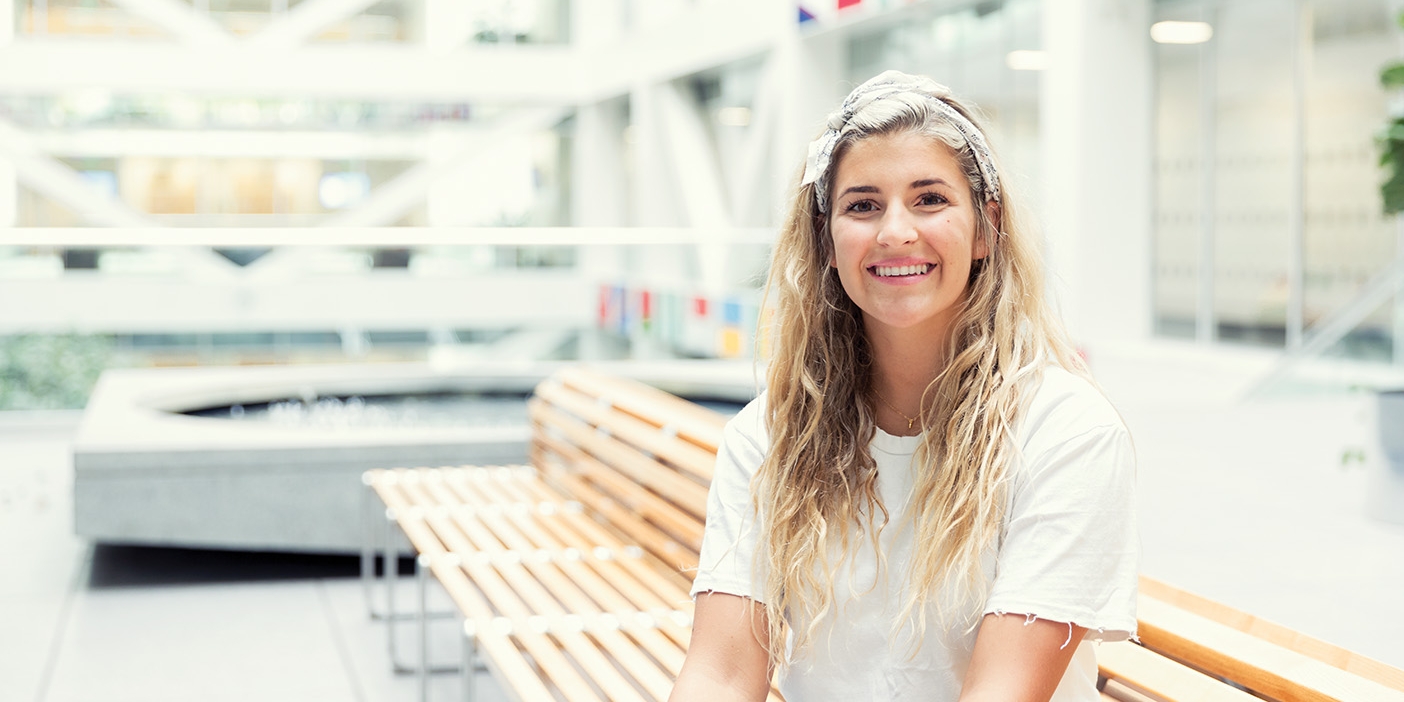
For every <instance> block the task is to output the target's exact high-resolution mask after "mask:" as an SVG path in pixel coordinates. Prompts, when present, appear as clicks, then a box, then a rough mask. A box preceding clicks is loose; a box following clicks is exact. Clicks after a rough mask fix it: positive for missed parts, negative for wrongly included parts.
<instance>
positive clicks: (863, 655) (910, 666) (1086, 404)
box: [692, 367, 1140, 702]
mask: <svg viewBox="0 0 1404 702" xmlns="http://www.w3.org/2000/svg"><path fill="white" fill-rule="evenodd" d="M764 402H765V396H764V395H762V396H761V397H759V398H757V399H756V400H755V401H753V402H751V403H750V404H749V405H747V406H746V407H745V408H744V409H742V410H741V412H740V413H739V414H737V415H736V417H734V418H733V419H732V420H731V422H730V423H728V424H727V427H726V432H725V435H724V440H723V445H722V447H721V449H720V451H719V452H718V454H717V469H716V474H715V476H714V477H713V479H712V486H711V491H710V493H709V496H708V500H707V528H706V533H705V536H704V538H703V542H702V554H701V559H700V565H699V568H698V573H697V578H696V579H695V581H694V582H693V587H692V594H693V596H694V597H695V596H696V595H697V593H699V592H709V591H710V592H722V593H728V594H733V595H739V596H742V597H752V598H756V599H759V596H760V594H761V593H762V592H763V583H764V573H761V572H752V571H753V565H758V566H759V567H761V568H764V567H766V564H764V563H759V564H756V563H755V562H754V561H753V555H754V553H755V549H756V544H757V531H756V529H755V525H756V518H755V512H754V508H753V503H752V500H751V494H750V485H751V476H753V475H754V474H755V472H756V470H757V468H759V466H760V464H761V460H762V458H763V457H764V454H765V451H766V450H767V447H768V446H769V443H770V442H769V438H768V437H767V434H766V431H765V426H764V415H765V411H764ZM1025 407H1026V409H1025V410H1024V412H1023V414H1022V416H1020V417H1019V419H1018V420H1017V422H1018V427H1017V429H1016V437H1017V445H1018V446H1019V447H1020V449H1021V451H1020V454H1021V455H1020V457H1016V458H1015V459H1014V460H1013V463H1011V465H1010V478H1011V482H1010V490H1009V508H1008V510H1007V511H1006V514H1005V520H1004V529H1003V538H1002V540H1001V543H1000V545H999V546H998V548H991V550H990V552H989V553H988V556H987V558H986V559H985V575H986V578H987V579H988V581H989V583H990V589H989V597H988V599H987V600H986V602H985V605H984V608H983V612H984V613H990V612H1000V613H1005V612H1007V613H1011V615H1015V614H1017V615H1026V616H1036V617H1037V618H1040V619H1048V620H1053V621H1058V622H1071V623H1073V624H1076V625H1078V626H1081V627H1086V628H1087V629H1088V634H1087V637H1086V639H1085V640H1084V641H1081V642H1075V645H1077V646H1078V649H1077V651H1076V652H1075V653H1074V655H1073V659H1072V662H1071V663H1070V664H1069V666H1068V670H1067V673H1066V674H1064V676H1063V679H1062V681H1061V683H1060V684H1059V686H1058V689H1057V692H1055V693H1054V695H1053V700H1055V701H1056V702H1072V701H1074V700H1077V701H1082V700H1087V701H1088V702H1092V701H1095V700H1097V699H1098V693H1097V690H1096V683H1097V662H1096V654H1095V649H1094V642H1095V641H1097V640H1105V641H1120V640H1124V639H1126V638H1127V637H1129V636H1131V635H1132V634H1133V633H1134V632H1135V630H1136V610H1135V606H1136V578H1137V571H1138V566H1139V564H1138V557H1139V551H1140V548H1139V537H1138V536H1137V532H1136V521H1135V514H1134V505H1133V489H1134V487H1135V481H1136V476H1135V455H1134V452H1133V450H1132V445H1131V438H1130V435H1129V434H1128V433H1127V431H1126V428H1125V426H1124V425H1123V423H1122V421H1121V418H1120V417H1119V416H1118V415H1117V413H1116V411H1115V410H1114V409H1113V408H1112V406H1111V404H1110V403H1108V402H1107V400H1106V399H1105V398H1104V397H1103V396H1102V394H1101V393H1100V392H1098V391H1097V390H1096V389H1095V388H1094V387H1093V386H1092V385H1091V384H1090V383H1088V382H1087V381H1085V380H1083V379H1082V378H1079V377H1077V376H1075V375H1073V374H1071V373H1069V372H1067V371H1066V370H1063V369H1061V368H1057V367H1049V368H1047V369H1045V370H1044V372H1043V374H1042V382H1041V384H1040V385H1039V387H1038V389H1037V391H1036V392H1035V393H1034V395H1033V397H1032V398H1031V399H1030V401H1029V402H1028V404H1027V405H1025ZM920 441H921V437H916V436H910V437H908V436H893V435H891V434H888V433H886V432H883V431H882V430H881V429H879V430H878V431H877V435H876V436H875V437H874V439H873V442H872V444H871V445H870V447H869V450H870V451H871V453H872V455H873V458H874V459H876V461H877V469H878V477H877V484H878V491H879V494H880V495H881V497H882V501H883V504H884V505H885V506H886V507H887V509H888V511H889V512H890V513H891V514H892V515H893V524H892V525H891V526H890V527H889V528H887V529H884V530H883V532H882V538H881V548H882V549H883V550H884V551H885V552H886V554H887V563H888V566H887V577H886V578H885V580H884V582H882V583H876V584H875V580H876V578H877V573H878V568H877V565H876V563H877V558H876V554H875V553H874V552H873V549H872V546H871V541H869V540H868V539H866V538H862V539H857V540H856V541H857V543H856V544H854V545H853V546H852V547H851V548H853V549H855V550H856V553H854V554H853V555H852V556H851V557H850V558H849V559H848V560H846V561H844V562H843V564H842V566H841V567H839V568H838V569H837V572H836V573H835V576H834V590H835V598H834V605H835V612H834V616H832V617H830V618H829V619H827V620H826V621H827V622H828V625H827V626H825V627H824V628H823V630H821V631H819V632H817V634H816V636H815V637H814V639H813V642H814V643H813V648H812V649H811V650H810V652H809V654H808V655H806V656H804V657H803V658H801V659H799V660H796V661H794V662H793V663H792V665H791V666H790V667H789V670H788V673H787V674H786V675H785V676H784V677H783V678H782V680H781V681H780V690H781V692H782V693H783V694H784V695H785V698H786V699H787V700H790V702H807V701H809V700H860V699H861V700H916V699H921V700H952V701H953V700H955V699H956V698H957V697H959V695H960V689H961V684H962V682H963V681H964V679H965V671H966V668H967V667H968V666H969V663H970V655H971V652H972V651H973V650H974V646H975V636H976V633H977V632H978V629H977V630H976V631H972V632H969V633H966V632H964V631H963V629H964V627H956V628H957V629H959V630H956V631H945V630H942V628H941V627H940V626H939V624H938V623H937V620H936V619H935V617H934V615H932V616H930V617H928V622H929V624H930V625H929V626H928V627H927V634H926V637H925V640H924V642H923V643H922V646H921V649H920V652H919V654H918V655H917V656H916V657H915V658H913V657H912V656H911V651H912V647H911V641H910V636H905V637H900V638H905V639H907V640H906V641H894V636H893V631H892V626H893V622H894V621H895V620H896V617H897V615H898V614H899V612H900V608H901V606H902V604H903V597H902V595H901V589H902V584H903V580H904V579H905V578H906V574H907V563H908V562H909V559H910V554H911V551H912V546H913V544H912V534H911V529H910V528H909V527H907V528H899V525H904V521H905V520H903V519H901V517H900V515H903V514H904V513H905V511H906V509H907V506H908V505H907V501H908V498H909V497H910V495H911V492H912V484H913V466H912V456H913V453H914V452H915V451H916V449H917V446H918V444H919V443H920ZM1070 631H1071V629H1070Z"/></svg>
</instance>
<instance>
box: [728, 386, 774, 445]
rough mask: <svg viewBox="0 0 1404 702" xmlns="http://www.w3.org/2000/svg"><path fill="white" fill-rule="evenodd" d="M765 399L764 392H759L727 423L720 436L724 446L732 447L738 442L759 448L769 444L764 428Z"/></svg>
mask: <svg viewBox="0 0 1404 702" xmlns="http://www.w3.org/2000/svg"><path fill="white" fill-rule="evenodd" d="M765 398H766V393H765V391H761V393H760V394H759V395H757V396H756V398H755V399H754V400H751V401H750V402H747V403H746V406H745V407H742V408H741V411H740V412H737V413H736V415H735V416H733V417H732V418H731V419H730V420H728V421H727V423H726V429H725V431H724V432H723V435H722V441H723V443H724V444H727V445H733V446H734V444H735V442H738V441H739V442H743V443H745V444H749V445H751V446H754V447H757V448H761V447H764V446H766V445H768V444H769V443H770V439H769V435H768V434H767V432H766V428H765V414H766V409H765V408H766V405H765Z"/></svg>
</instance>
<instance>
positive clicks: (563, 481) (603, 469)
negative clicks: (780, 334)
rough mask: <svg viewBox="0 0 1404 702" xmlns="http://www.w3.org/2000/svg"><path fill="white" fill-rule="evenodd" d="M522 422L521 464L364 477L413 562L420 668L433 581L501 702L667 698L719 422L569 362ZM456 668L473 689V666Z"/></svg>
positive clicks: (685, 636) (683, 643)
mask: <svg viewBox="0 0 1404 702" xmlns="http://www.w3.org/2000/svg"><path fill="white" fill-rule="evenodd" d="M529 416H530V418H531V422H532V425H533V431H532V436H533V438H532V443H531V462H532V465H531V466H530V467H527V466H516V467H466V468H439V469H397V470H386V471H370V472H368V473H367V474H366V476H365V481H366V483H367V485H368V487H369V488H370V489H371V490H372V491H373V493H374V495H376V496H377V497H378V498H379V500H380V501H381V502H383V504H384V506H385V508H386V515H387V517H388V519H389V521H391V522H393V524H394V525H395V526H396V528H397V529H398V530H400V531H402V532H403V534H404V535H405V537H407V538H408V540H409V542H410V544H411V545H412V547H413V549H414V550H415V551H416V552H417V553H418V554H419V555H418V558H417V568H418V572H419V573H420V574H421V576H420V578H419V582H420V595H419V602H420V604H419V608H418V613H417V616H416V618H417V619H418V620H419V622H420V663H419V665H418V666H417V667H418V669H419V670H420V671H421V674H423V673H424V672H426V671H428V670H429V668H430V666H429V664H428V661H427V653H426V651H427V648H428V647H427V646H426V645H425V643H426V636H425V634H424V633H423V632H424V622H425V621H426V620H427V618H428V617H427V613H426V612H424V605H423V600H424V592H423V587H424V582H425V580H426V578H425V575H426V574H432V575H433V576H434V578H435V579H437V580H438V582H439V583H440V584H441V585H442V586H443V587H444V589H445V590H446V591H447V592H448V594H449V596H450V597H451V598H452V600H453V602H454V604H455V606H456V608H457V609H458V610H459V612H461V613H462V615H463V616H464V631H465V640H466V641H467V642H468V643H469V644H470V645H471V646H472V650H473V653H472V654H471V655H465V658H466V659H476V657H477V655H478V654H479V653H480V654H481V658H482V660H483V661H484V662H485V663H486V664H487V666H488V667H489V668H490V669H492V670H493V672H494V673H495V674H496V675H497V676H498V679H499V680H500V681H501V682H502V683H503V686H504V687H506V688H508V689H509V690H510V691H511V692H512V695H513V697H515V698H518V699H524V700H538V699H539V700H554V699H566V700H581V701H584V700H601V699H607V700H663V699H666V698H667V696H668V694H669V692H670V690H671V688H672V684H673V680H674V679H676V677H677V674H678V672H679V670H681V667H682V660H683V655H684V653H685V652H686V650H687V644H688V640H689V636H690V632H691V617H692V600H691V598H690V597H689V594H688V591H689V589H690V587H691V579H692V575H693V570H694V569H695V567H696V563H697V554H698V551H699V550H700V549H701V542H702V532H703V525H704V520H705V510H706V500H707V486H708V484H709V483H710V480H711V474H712V468H713V463H714V462H715V460H716V452H717V447H718V444H719V442H720V440H721V433H722V428H723V426H724V424H725V419H724V418H723V417H722V416H721V415H719V414H717V413H716V412H713V411H711V410H707V409H704V408H702V407H700V406H698V405H696V404H694V403H691V402H687V401H685V400H681V399H679V398H677V397H674V396H672V395H669V394H667V393H665V392H662V391H660V390H657V389H654V388H652V387H649V386H646V385H643V384H641V383H636V382H633V381H627V380H623V379H620V378H613V377H609V376H605V375H601V374H598V373H594V372H591V371H588V370H584V369H579V368H575V369H568V370H564V371H561V372H559V373H557V374H556V375H555V376H553V377H552V378H550V379H548V380H546V381H544V382H543V383H542V384H541V385H539V386H538V387H537V389H536V393H535V396H534V397H533V398H532V400H531V401H530V403H529ZM383 548H385V549H386V550H387V553H388V547H383ZM365 555H366V554H365V553H364V552H363V557H365ZM386 562H387V563H391V562H393V557H390V558H387V561H386ZM368 572H369V560H367V561H365V562H363V574H364V573H368ZM387 580H388V581H392V580H393V578H388V579H387ZM387 600H388V601H389V602H391V603H393V596H391V597H388V598H387ZM386 616H387V618H389V619H391V620H392V621H393V620H394V618H395V616H396V615H395V612H393V611H391V612H388V613H387V615H386ZM461 667H462V668H463V670H464V680H465V694H466V695H471V671H472V665H471V663H465V664H464V665H463V666H461ZM422 689H427V688H423V687H422Z"/></svg>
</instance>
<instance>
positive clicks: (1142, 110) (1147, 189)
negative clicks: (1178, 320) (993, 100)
mask: <svg viewBox="0 0 1404 702" xmlns="http://www.w3.org/2000/svg"><path fill="white" fill-rule="evenodd" d="M1116 8H1117V9H1116V10H1115V11H1108V10H1107V3H1104V2H1101V1H1100V0H1067V1H1066V2H1065V3H1059V5H1058V10H1057V11H1056V12H1054V11H1051V10H1045V11H1044V12H1043V18H1044V19H1043V45H1044V49H1045V50H1046V51H1047V52H1048V58H1049V65H1048V70H1047V71H1045V73H1044V76H1043V85H1042V87H1041V89H1040V96H1041V104H1040V112H1041V119H1040V123H1039V130H1040V133H1039V142H1040V145H1041V146H1040V148H1041V161H1042V163H1043V165H1042V171H1043V173H1044V174H1045V177H1044V182H1043V189H1042V191H1043V197H1042V200H1043V202H1044V203H1045V204H1044V208H1045V220H1046V222H1047V225H1046V226H1047V231H1048V241H1049V245H1050V252H1049V253H1050V256H1049V262H1050V264H1051V266H1050V268H1051V274H1052V275H1051V276H1050V277H1051V279H1052V283H1053V287H1054V289H1055V291H1056V292H1057V293H1058V296H1059V298H1060V300H1061V303H1062V309H1063V313H1064V317H1065V318H1066V319H1067V322H1068V326H1069V328H1070V330H1071V331H1072V333H1073V335H1074V337H1075V338H1076V339H1077V340H1078V341H1079V342H1083V343H1096V342H1097V341H1099V340H1107V339H1143V338H1147V337H1149V336H1150V333H1151V309H1152V308H1151V293H1150V291H1151V284H1150V275H1151V263H1150V261H1151V253H1150V242H1151V217H1150V193H1151V170H1150V163H1151V143H1152V139H1151V133H1150V125H1151V94H1150V89H1151V85H1152V80H1151V77H1152V76H1151V44H1150V37H1149V32H1148V31H1147V28H1148V27H1149V26H1150V2H1149V0H1124V1H1123V2H1119V3H1117V4H1116Z"/></svg>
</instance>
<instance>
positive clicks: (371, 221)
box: [318, 108, 567, 227]
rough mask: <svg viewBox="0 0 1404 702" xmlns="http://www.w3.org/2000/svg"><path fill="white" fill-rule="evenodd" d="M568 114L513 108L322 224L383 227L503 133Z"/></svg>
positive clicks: (545, 123) (537, 127)
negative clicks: (458, 146)
mask: <svg viewBox="0 0 1404 702" xmlns="http://www.w3.org/2000/svg"><path fill="white" fill-rule="evenodd" d="M566 114H567V111H566V110H563V109H559V108H539V109H533V110H525V111H520V112H513V113H511V114H510V115H508V116H505V117H503V118H502V119H500V120H498V121H497V124H496V125H495V126H494V127H492V128H489V129H486V130H484V132H483V133H482V134H478V135H474V136H473V137H472V138H469V139H468V140H467V141H466V143H465V144H464V145H463V147H462V148H461V149H459V150H458V152H457V153H456V154H454V155H453V156H451V157H450V158H447V159H444V160H443V161H440V162H433V163H428V162H426V163H421V164H419V165H417V166H415V167H413V168H411V169H409V170H408V171H405V172H404V173H402V174H400V175H399V176H398V177H396V178H394V179H393V180H391V181H390V182H388V183H386V184H384V185H382V186H380V187H379V188H377V189H376V191H375V192H373V193H371V195H370V197H369V198H367V199H366V201H365V202H363V203H361V204H360V205H358V206H357V207H355V208H353V209H351V210H348V211H346V212H342V213H339V214H335V215H332V216H330V217H328V218H327V219H325V220H323V221H322V222H321V223H319V225H318V226H322V227H382V226H387V225H390V224H392V223H394V222H395V220H397V219H399V218H400V217H403V216H404V215H405V213H406V212H408V211H409V210H410V208H412V207H414V206H415V205H417V204H419V203H420V202H422V201H423V200H424V198H425V196H426V195H427V194H428V192H429V184H430V183H433V182H434V181H435V180H438V179H439V178H441V177H443V176H445V175H448V174H449V173H453V172H455V171H457V170H459V169H461V168H464V167H466V166H469V165H471V163H472V159H473V158H474V157H476V156H477V155H478V153H479V152H480V151H481V150H483V149H484V148H490V147H491V145H492V144H493V142H494V141H497V140H498V137H500V136H501V135H502V134H504V133H513V134H521V133H526V132H535V131H540V130H542V129H546V128H549V127H551V126H552V125H554V124H556V123H557V122H559V121H561V119H562V118H563V117H565V115H566Z"/></svg>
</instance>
